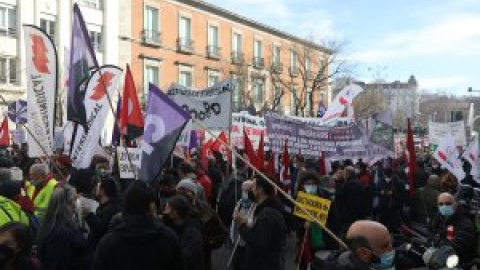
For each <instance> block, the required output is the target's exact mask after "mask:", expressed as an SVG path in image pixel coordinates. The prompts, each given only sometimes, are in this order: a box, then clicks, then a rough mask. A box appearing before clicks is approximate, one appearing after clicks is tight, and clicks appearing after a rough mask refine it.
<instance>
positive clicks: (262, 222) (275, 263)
mask: <svg viewBox="0 0 480 270" xmlns="http://www.w3.org/2000/svg"><path fill="white" fill-rule="evenodd" d="M282 209H283V208H282V204H281V203H280V202H279V201H277V200H276V199H275V198H268V199H266V200H265V201H263V202H262V203H261V204H260V205H258V206H257V208H256V209H255V212H254V224H253V226H252V227H251V228H249V227H248V226H247V225H246V224H242V225H241V226H240V227H239V232H240V236H241V237H242V239H243V240H244V241H245V257H244V263H243V269H244V270H256V269H259V270H282V269H284V255H283V250H284V246H285V243H286V233H287V229H286V225H285V220H284V219H283V215H282Z"/></svg>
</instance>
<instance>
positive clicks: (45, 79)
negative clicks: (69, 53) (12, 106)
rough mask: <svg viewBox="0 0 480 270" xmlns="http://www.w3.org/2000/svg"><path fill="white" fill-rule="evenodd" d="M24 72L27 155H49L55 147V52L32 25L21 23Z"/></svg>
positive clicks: (56, 77) (56, 71)
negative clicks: (23, 44)
mask: <svg viewBox="0 0 480 270" xmlns="http://www.w3.org/2000/svg"><path fill="white" fill-rule="evenodd" d="M23 30H24V33H25V34H24V38H25V49H26V50H25V53H26V56H25V58H26V73H27V112H28V115H27V125H28V127H29V129H30V130H31V133H32V134H31V135H28V156H29V157H42V156H45V155H48V156H51V155H52V154H53V149H54V141H53V135H54V120H55V96H56V92H57V82H58V76H57V75H58V69H57V51H56V49H55V46H54V45H53V41H52V40H51V39H50V37H49V36H48V35H47V34H45V32H44V31H43V30H42V29H40V28H38V27H36V26H34V25H23Z"/></svg>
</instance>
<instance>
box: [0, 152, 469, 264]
mask: <svg viewBox="0 0 480 270" xmlns="http://www.w3.org/2000/svg"><path fill="white" fill-rule="evenodd" d="M267 155H268V153H267ZM291 160H292V162H291V164H290V168H289V171H290V176H291V178H290V179H288V180H287V181H286V180H285V179H283V180H282V181H280V176H279V174H280V172H279V170H277V172H276V173H274V174H272V173H269V177H270V180H271V181H273V182H274V183H275V184H276V185H277V186H278V187H279V188H281V189H283V190H284V191H285V192H287V193H288V194H289V195H291V196H292V197H293V198H296V197H297V196H298V192H301V191H302V192H306V193H308V194H310V195H314V196H318V197H321V198H325V199H328V200H331V202H332V204H331V207H330V211H329V215H328V220H327V223H326V227H327V228H329V229H330V230H331V231H332V232H334V233H335V234H336V235H337V236H339V237H340V238H341V239H345V238H348V237H349V235H351V234H352V230H353V232H356V231H357V230H360V231H361V230H362V228H363V227H364V225H365V224H364V225H362V223H360V225H359V223H358V222H359V221H363V220H371V221H376V222H378V224H383V225H381V226H383V227H382V228H385V230H388V232H389V233H390V234H401V233H403V232H404V227H405V226H417V225H418V226H423V227H424V228H426V231H427V232H430V234H429V235H428V237H429V239H430V240H431V242H432V243H435V244H442V243H447V244H449V245H451V246H452V247H453V248H454V249H455V251H456V252H457V253H458V255H459V256H460V259H461V261H465V262H466V261H470V260H472V259H473V258H475V257H477V254H476V248H477V246H476V237H477V235H476V228H475V226H474V222H473V221H474V217H472V215H470V212H469V211H468V207H467V206H468V203H465V201H466V200H468V199H469V198H470V199H471V196H470V197H468V196H465V195H464V193H465V190H470V191H471V190H473V188H476V187H478V184H477V182H475V180H473V177H472V175H471V174H470V166H469V164H468V163H465V166H464V170H465V171H466V172H467V177H466V178H465V179H460V181H458V179H456V178H455V177H454V176H453V175H452V174H450V173H449V172H448V171H446V170H444V169H442V168H441V167H440V166H439V164H438V163H437V162H436V161H435V160H434V159H432V158H430V157H429V156H428V155H424V156H419V161H418V164H417V166H416V175H415V181H414V185H413V186H411V185H409V181H408V179H407V178H408V177H407V173H406V171H407V170H408V168H407V167H406V164H407V163H406V162H405V161H404V160H401V159H384V160H381V161H378V162H376V163H375V164H366V163H364V162H362V160H357V161H355V162H354V161H351V160H342V161H335V162H332V163H331V169H330V172H328V173H326V172H323V173H321V172H320V167H319V161H318V160H310V159H305V158H304V157H301V156H296V157H291ZM47 164H49V165H47ZM115 168H116V165H115V162H113V161H112V160H109V159H107V158H105V157H100V156H97V157H95V158H94V159H93V160H92V163H91V166H90V168H88V169H84V170H75V169H73V168H71V164H70V161H69V159H68V157H66V156H59V157H56V158H54V159H53V160H52V161H51V162H48V161H47V160H39V159H29V158H27V157H26V154H25V152H24V151H21V150H19V149H15V150H14V151H13V152H12V153H8V152H6V151H4V152H2V153H1V154H0V269H115V270H118V269H182V270H194V269H195V270H211V269H214V267H213V265H212V254H214V251H215V250H218V249H220V248H227V249H228V250H229V255H230V256H228V258H227V259H228V262H227V263H225V265H224V267H223V268H221V269H227V268H229V269H235V270H242V269H244V270H255V269H271V270H281V269H288V268H286V254H285V253H286V245H287V244H286V243H287V238H289V237H295V238H296V239H297V240H296V241H297V246H296V252H297V254H296V263H297V264H298V266H299V269H310V266H311V263H312V261H313V260H314V257H315V252H317V251H319V250H335V249H339V248H340V247H339V245H338V243H337V242H336V241H335V240H334V239H332V238H331V237H330V236H329V235H328V234H326V233H325V232H324V231H323V230H322V228H321V227H320V226H319V225H318V224H316V223H314V222H313V223H312V222H307V221H305V220H303V219H301V218H299V217H296V216H294V215H293V214H292V209H293V207H292V206H293V205H292V203H291V202H289V200H288V199H287V198H285V197H284V196H283V195H282V194H281V193H280V192H278V191H277V190H276V188H275V187H274V186H273V185H271V183H269V181H267V180H266V179H263V178H262V177H261V176H260V175H259V174H257V173H254V172H253V171H252V169H251V168H250V167H249V166H247V164H245V163H244V162H242V161H241V160H240V159H235V160H234V164H228V163H227V162H226V160H225V159H223V157H222V155H220V154H219V153H215V154H214V158H211V159H209V160H207V162H204V161H203V160H202V159H201V158H200V157H196V156H193V157H191V158H190V159H189V160H183V159H179V158H173V159H172V162H171V164H168V166H167V167H166V168H164V169H163V171H162V173H161V174H159V178H158V179H157V180H156V181H154V182H153V183H148V184H147V183H145V182H143V181H135V180H134V179H120V178H119V175H118V170H116V169H115ZM467 193H468V192H467ZM462 194H463V195H462ZM366 224H367V225H365V226H366V227H368V226H377V225H372V224H369V223H366ZM362 226H363V227H362ZM379 226H380V225H379ZM356 227H359V229H358V228H357V229H356ZM451 227H453V228H454V229H455V233H454V235H453V237H452V234H449V233H448V230H450V229H451ZM382 230H383V229H382ZM380 255H381V254H378V256H379V257H381V256H380Z"/></svg>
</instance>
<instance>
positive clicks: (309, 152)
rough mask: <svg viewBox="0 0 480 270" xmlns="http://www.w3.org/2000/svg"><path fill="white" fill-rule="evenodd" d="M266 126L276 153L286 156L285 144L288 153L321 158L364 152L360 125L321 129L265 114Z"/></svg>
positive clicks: (271, 145)
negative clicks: (323, 154)
mask: <svg viewBox="0 0 480 270" xmlns="http://www.w3.org/2000/svg"><path fill="white" fill-rule="evenodd" d="M265 122H266V125H267V131H268V137H269V139H270V148H271V150H272V151H273V152H274V153H278V154H280V153H282V152H283V145H284V143H285V140H287V141H288V152H289V153H291V154H302V155H305V156H312V157H321V156H322V151H324V152H336V153H338V154H339V155H342V154H343V153H344V152H345V151H352V150H358V149H364V145H365V140H366V139H365V136H364V135H363V132H362V130H361V129H360V127H359V126H358V125H357V124H350V125H347V126H334V127H331V126H320V125H315V124H309V123H307V122H302V121H301V120H298V119H293V118H291V117H286V116H280V115H278V114H276V113H272V112H268V113H267V114H266V116H265Z"/></svg>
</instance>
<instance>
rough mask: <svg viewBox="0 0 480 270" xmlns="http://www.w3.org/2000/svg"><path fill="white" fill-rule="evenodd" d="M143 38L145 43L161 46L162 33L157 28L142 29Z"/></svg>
mask: <svg viewBox="0 0 480 270" xmlns="http://www.w3.org/2000/svg"><path fill="white" fill-rule="evenodd" d="M142 40H143V43H145V44H149V45H154V46H160V45H161V44H162V33H160V32H159V31H155V30H150V29H144V30H143V31H142Z"/></svg>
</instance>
